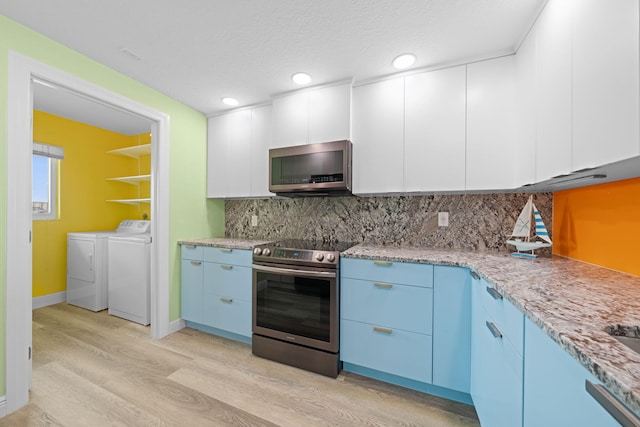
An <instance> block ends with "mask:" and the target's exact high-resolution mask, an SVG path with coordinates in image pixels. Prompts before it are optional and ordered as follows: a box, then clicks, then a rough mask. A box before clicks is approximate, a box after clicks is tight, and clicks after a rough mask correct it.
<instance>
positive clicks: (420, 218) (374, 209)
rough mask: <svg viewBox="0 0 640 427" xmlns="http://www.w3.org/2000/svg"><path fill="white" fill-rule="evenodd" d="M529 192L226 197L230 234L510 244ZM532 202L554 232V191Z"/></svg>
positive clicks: (462, 245) (455, 245)
mask: <svg viewBox="0 0 640 427" xmlns="http://www.w3.org/2000/svg"><path fill="white" fill-rule="evenodd" d="M528 197H529V194H523V193H500V194H454V195H451V194H449V195H429V196H408V195H407V196H388V197H386V196H385V197H383V196H379V197H355V196H350V197H307V198H281V197H276V198H272V199H244V200H227V201H226V204H225V215H226V220H225V236H226V237H233V238H246V239H264V240H280V239H289V238H293V239H310V240H318V241H325V242H336V241H338V242H356V243H372V244H384V245H421V246H428V247H433V248H450V249H468V250H478V251H484V250H512V249H513V248H511V247H509V248H507V245H506V244H505V243H504V242H505V240H506V239H507V237H508V236H509V234H511V231H512V230H513V226H514V224H515V221H516V218H517V217H518V215H519V214H520V211H521V210H522V208H523V206H524V205H525V203H526V202H527V198H528ZM533 201H534V203H535V205H536V207H537V208H538V210H539V211H540V214H541V215H542V218H543V219H544V221H545V224H546V226H547V229H548V230H549V233H551V237H552V238H553V230H552V224H551V218H552V206H553V195H552V194H551V193H536V194H534V198H533ZM438 212H449V226H448V227H438ZM252 215H257V216H258V225H257V226H256V227H252V226H251V217H252ZM547 251H548V250H547Z"/></svg>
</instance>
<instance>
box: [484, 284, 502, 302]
mask: <svg viewBox="0 0 640 427" xmlns="http://www.w3.org/2000/svg"><path fill="white" fill-rule="evenodd" d="M486 289H487V293H488V294H489V295H491V297H492V298H493V299H502V294H501V293H500V292H498V291H496V290H495V289H494V288H492V287H489V286H487V288H486Z"/></svg>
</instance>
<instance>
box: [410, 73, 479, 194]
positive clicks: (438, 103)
mask: <svg viewBox="0 0 640 427" xmlns="http://www.w3.org/2000/svg"><path fill="white" fill-rule="evenodd" d="M466 78H467V76H466V66H461V67H454V68H448V69H444V70H439V71H433V72H428V73H421V74H415V75H411V76H408V77H406V78H405V88H404V92H405V119H404V120H405V122H404V127H405V128H404V190H405V191H460V190H464V189H465V114H466V112H465V108H466ZM398 151H399V150H398Z"/></svg>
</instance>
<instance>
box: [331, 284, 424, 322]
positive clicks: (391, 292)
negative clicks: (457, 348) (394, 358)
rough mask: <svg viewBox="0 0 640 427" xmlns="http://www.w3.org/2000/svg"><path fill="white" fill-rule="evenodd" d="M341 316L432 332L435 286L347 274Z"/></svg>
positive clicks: (342, 287) (343, 289)
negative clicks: (370, 279) (350, 276)
mask: <svg viewBox="0 0 640 427" xmlns="http://www.w3.org/2000/svg"><path fill="white" fill-rule="evenodd" d="M340 288H341V294H340V301H341V306H340V308H341V311H340V312H341V317H342V318H343V319H347V320H355V321H358V322H364V323H372V324H379V325H385V326H387V327H390V328H394V329H403V330H405V331H410V332H417V333H420V334H427V335H431V332H432V321H433V289H431V288H423V287H419V286H407V285H397V284H391V283H383V282H371V281H365V280H356V279H348V278H345V279H343V280H342V282H341V283H340Z"/></svg>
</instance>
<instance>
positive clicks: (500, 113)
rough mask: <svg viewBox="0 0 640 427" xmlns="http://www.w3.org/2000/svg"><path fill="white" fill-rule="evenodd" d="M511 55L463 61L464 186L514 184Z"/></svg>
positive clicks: (503, 186) (485, 187) (487, 187)
mask: <svg viewBox="0 0 640 427" xmlns="http://www.w3.org/2000/svg"><path fill="white" fill-rule="evenodd" d="M515 109H516V102H515V56H514V55H511V56H505V57H502V58H498V59H492V60H489V61H482V62H476V63H473V64H469V65H467V162H466V163H467V164H466V170H467V174H466V189H467V190H499V189H510V188H514V184H515V182H514V176H515V165H514V160H515V155H514V153H515V149H514V146H515V144H516V139H517V133H516V126H515V120H516V113H515Z"/></svg>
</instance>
